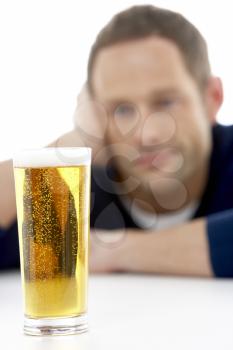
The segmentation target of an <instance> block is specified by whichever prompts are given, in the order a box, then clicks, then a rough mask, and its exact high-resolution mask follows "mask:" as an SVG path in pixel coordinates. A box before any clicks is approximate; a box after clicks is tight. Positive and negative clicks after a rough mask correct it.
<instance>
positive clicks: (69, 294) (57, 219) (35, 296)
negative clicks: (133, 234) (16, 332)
mask: <svg viewBox="0 0 233 350" xmlns="http://www.w3.org/2000/svg"><path fill="white" fill-rule="evenodd" d="M78 150H80V148H78V149H77V157H78ZM81 150H83V148H81ZM84 150H86V149H85V148H84ZM72 151H73V152H74V154H75V149H72ZM40 152H41V153H42V155H43V153H46V157H47V158H46V161H45V162H44V166H43V157H42V155H41V154H40ZM40 152H39V154H40V161H36V155H35V159H34V160H33V161H32V162H31V163H32V164H31V165H32V166H29V165H30V163H28V162H23V161H22V162H15V165H14V173H15V188H16V203H17V216H18V231H19V243H20V259H21V274H22V283H23V292H24V305H25V318H26V320H27V321H28V320H29V322H30V320H31V319H34V320H36V319H39V320H40V325H41V322H42V321H41V320H43V319H44V320H46V319H50V320H51V319H52V320H56V319H59V318H64V319H66V320H68V321H69V319H70V318H72V320H74V319H73V318H75V317H76V318H77V319H78V317H79V316H81V317H82V316H83V315H86V313H87V278H88V238H89V212H90V208H89V207H90V164H88V160H87V159H85V157H81V159H79V158H78V161H76V162H75V159H71V161H72V163H77V165H76V164H70V159H69V158H68V159H67V163H68V164H67V165H66V166H64V159H62V160H59V159H58V160H56V158H57V157H58V154H59V153H57V150H56V151H55V150H54V149H47V150H43V151H42V150H41V151H40ZM53 152H55V154H53ZM66 152H69V149H63V153H62V154H63V156H64V153H66ZM71 153H72V152H71ZM48 154H49V157H48ZM53 158H55V159H53ZM88 159H89V158H88ZM49 160H50V161H51V166H50V165H49V164H50V163H49ZM52 160H53V161H52ZM68 160H69V162H68ZM25 163H26V165H27V166H20V164H22V165H25ZM82 163H84V164H82ZM38 164H39V166H38ZM82 319H83V318H82ZM42 323H43V322H42ZM45 323H46V322H45ZM68 323H69V322H68ZM52 324H56V322H52ZM49 325H50V324H49ZM27 326H28V323H27ZM81 326H82V327H81V328H82V329H83V327H84V325H81ZM33 327H34V326H33ZM56 327H57V326H56ZM27 328H28V327H26V332H27ZM29 328H30V327H29ZM50 328H51V327H50ZM44 329H46V325H45V327H44V326H43V330H44ZM73 330H74V329H73ZM75 332H77V327H76V328H75ZM28 333H30V334H31V333H32V331H30V330H29V331H28ZM60 333H61V330H60V332H59V334H60ZM70 333H72V329H71V330H70ZM39 334H41V332H39Z"/></svg>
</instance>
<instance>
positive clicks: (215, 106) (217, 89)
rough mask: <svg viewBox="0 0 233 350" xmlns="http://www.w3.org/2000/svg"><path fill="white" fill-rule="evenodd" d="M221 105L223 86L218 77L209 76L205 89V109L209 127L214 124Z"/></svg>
mask: <svg viewBox="0 0 233 350" xmlns="http://www.w3.org/2000/svg"><path fill="white" fill-rule="evenodd" d="M222 103H223V86H222V81H221V79H220V78H218V77H214V76H211V77H210V78H209V80H208V83H207V87H206V107H207V114H208V118H209V121H210V123H211V125H214V124H215V123H216V119H217V113H218V111H219V109H220V107H221V105H222Z"/></svg>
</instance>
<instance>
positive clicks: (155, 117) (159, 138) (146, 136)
mask: <svg viewBox="0 0 233 350" xmlns="http://www.w3.org/2000/svg"><path fill="white" fill-rule="evenodd" d="M139 119H140V120H139V123H138V125H137V128H136V130H135V133H134V140H135V143H137V144H138V145H140V146H158V145H160V144H162V143H164V142H169V141H170V140H171V139H172V137H173V136H174V134H175V131H176V124H175V119H174V118H173V117H172V116H171V115H170V114H169V113H167V112H164V111H155V110H153V109H149V108H141V109H140V118H139Z"/></svg>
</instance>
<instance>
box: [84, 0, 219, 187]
mask: <svg viewBox="0 0 233 350" xmlns="http://www.w3.org/2000/svg"><path fill="white" fill-rule="evenodd" d="M88 87H89V90H90V93H91V94H92V95H93V96H94V98H95V99H96V100H98V101H99V102H100V103H102V104H103V106H104V108H105V109H106V111H107V114H108V118H109V119H108V126H107V130H106V142H107V143H108V144H109V145H111V152H112V155H113V156H114V157H116V158H115V162H116V165H117V168H118V170H119V172H120V174H121V175H122V177H123V178H124V177H129V176H133V177H134V178H137V179H138V180H139V182H140V183H141V184H142V185H145V187H148V184H149V186H150V189H151V190H152V192H153V191H154V192H155V193H156V191H157V192H158V191H161V192H163V191H164V192H166V191H172V192H174V191H173V187H176V184H183V185H184V186H185V185H186V186H189V185H190V181H191V180H192V179H194V178H195V176H197V174H198V172H199V171H202V169H203V168H204V167H206V166H207V163H208V158H209V154H210V151H211V133H210V129H211V125H212V124H213V123H214V122H215V116H216V113H217V111H218V108H219V107H220V105H221V101H222V93H221V84H220V81H219V80H218V79H216V78H213V77H212V76H211V71H210V65H209V60H208V53H207V47H206V43H205V41H204V39H203V37H202V36H201V34H200V33H199V32H198V30H197V29H196V28H195V27H194V26H193V25H192V24H191V23H189V22H188V21H187V20H186V19H185V18H184V17H183V16H181V15H180V14H177V13H174V12H171V11H168V10H163V9H159V8H155V7H153V6H136V7H133V8H130V9H129V10H126V11H124V12H122V13H119V14H118V15H116V16H115V17H114V18H113V19H112V20H111V21H110V23H109V24H108V25H107V26H106V27H105V28H104V29H103V30H102V31H101V32H100V34H99V35H98V36H97V39H96V42H95V44H94V45H93V47H92V51H91V54H90V59H89V65H88ZM167 180H169V181H170V185H168V182H167ZM174 193H175V192H174Z"/></svg>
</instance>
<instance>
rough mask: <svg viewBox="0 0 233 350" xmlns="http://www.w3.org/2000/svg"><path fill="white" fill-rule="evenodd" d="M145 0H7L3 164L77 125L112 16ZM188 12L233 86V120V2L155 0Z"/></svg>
mask: <svg viewBox="0 0 233 350" xmlns="http://www.w3.org/2000/svg"><path fill="white" fill-rule="evenodd" d="M142 3H143V2H141V1H137V0H134V1H129V0H115V1H109V0H108V1H104V0H98V1H94V0H93V1H91V0H85V1H84V0H83V1H79V0H0V160H3V159H6V158H8V157H11V156H12V154H13V152H15V151H16V150H17V149H20V148H28V147H29V148H31V147H41V146H44V145H46V144H48V143H49V142H51V141H52V140H54V139H55V138H57V137H58V136H59V135H60V134H62V133H64V132H66V131H68V130H70V129H71V128H72V117H73V112H74V109H75V103H76V96H77V94H78V92H79V90H80V88H81V86H82V85H83V83H84V81H85V79H86V65H87V59H88V54H89V50H90V47H91V45H92V43H93V41H94V39H95V36H96V34H97V33H98V31H99V30H100V29H101V28H102V27H103V26H104V24H105V23H106V22H107V21H108V20H109V19H110V17H111V16H112V15H113V14H114V13H116V12H118V11H119V10H122V9H124V8H126V7H128V6H131V5H134V4H142ZM151 3H152V4H154V5H158V6H162V7H167V8H170V9H173V10H176V11H179V12H182V13H183V14H184V15H185V16H186V17H187V18H188V19H189V20H191V21H192V22H193V23H194V24H195V25H196V26H197V27H198V28H199V30H200V31H201V32H202V33H203V35H204V37H205V38H206V40H207V42H208V45H209V54H210V60H211V64H212V71H213V73H214V74H216V75H218V76H220V77H221V78H222V80H223V84H224V88H225V102H224V105H223V107H222V109H221V111H220V113H219V118H218V120H219V121H220V122H221V123H223V124H231V123H233V101H232V98H231V94H232V92H231V80H232V62H233V44H232V38H231V33H232V32H233V22H232V11H231V2H230V1H227V0H222V1H211V2H210V1H198V2H197V1H194V0H193V1H192V2H191V1H187V0H185V1H181V0H180V1H179V0H171V1H166V0H163V1H161V0H160V1H151Z"/></svg>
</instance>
